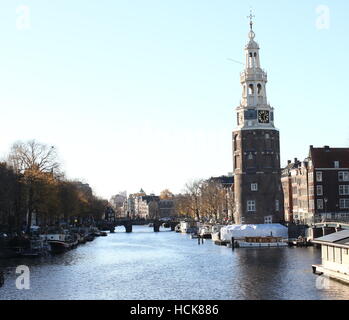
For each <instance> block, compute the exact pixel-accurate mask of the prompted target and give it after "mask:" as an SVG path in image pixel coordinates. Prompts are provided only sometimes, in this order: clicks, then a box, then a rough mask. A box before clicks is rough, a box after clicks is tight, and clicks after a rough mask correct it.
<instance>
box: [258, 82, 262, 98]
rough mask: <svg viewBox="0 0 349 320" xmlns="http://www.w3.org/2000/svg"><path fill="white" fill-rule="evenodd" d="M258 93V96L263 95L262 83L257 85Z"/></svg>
mask: <svg viewBox="0 0 349 320" xmlns="http://www.w3.org/2000/svg"><path fill="white" fill-rule="evenodd" d="M257 92H258V95H260V94H261V93H262V85H261V84H260V83H258V84H257Z"/></svg>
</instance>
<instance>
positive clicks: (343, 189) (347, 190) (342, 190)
mask: <svg viewBox="0 0 349 320" xmlns="http://www.w3.org/2000/svg"><path fill="white" fill-rule="evenodd" d="M339 195H340V196H349V184H346V185H340V186H339Z"/></svg>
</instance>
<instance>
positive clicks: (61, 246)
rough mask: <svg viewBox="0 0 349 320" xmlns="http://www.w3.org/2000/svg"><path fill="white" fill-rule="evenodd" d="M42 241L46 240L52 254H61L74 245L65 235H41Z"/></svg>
mask: <svg viewBox="0 0 349 320" xmlns="http://www.w3.org/2000/svg"><path fill="white" fill-rule="evenodd" d="M41 238H42V239H43V240H46V241H47V242H48V244H49V245H50V249H51V250H50V251H51V252H52V253H62V252H65V251H67V250H69V249H71V248H72V247H73V245H74V243H75V242H74V241H72V238H71V237H70V236H69V235H66V234H63V233H62V234H44V235H41Z"/></svg>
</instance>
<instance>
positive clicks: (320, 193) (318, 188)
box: [316, 185, 324, 196]
mask: <svg viewBox="0 0 349 320" xmlns="http://www.w3.org/2000/svg"><path fill="white" fill-rule="evenodd" d="M316 195H317V196H323V195H324V188H323V187H322V185H317V186H316Z"/></svg>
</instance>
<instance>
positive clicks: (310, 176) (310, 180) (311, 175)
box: [308, 172, 314, 182]
mask: <svg viewBox="0 0 349 320" xmlns="http://www.w3.org/2000/svg"><path fill="white" fill-rule="evenodd" d="M308 177H309V182H313V181H314V174H313V173H312V172H310V173H309V176H308Z"/></svg>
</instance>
